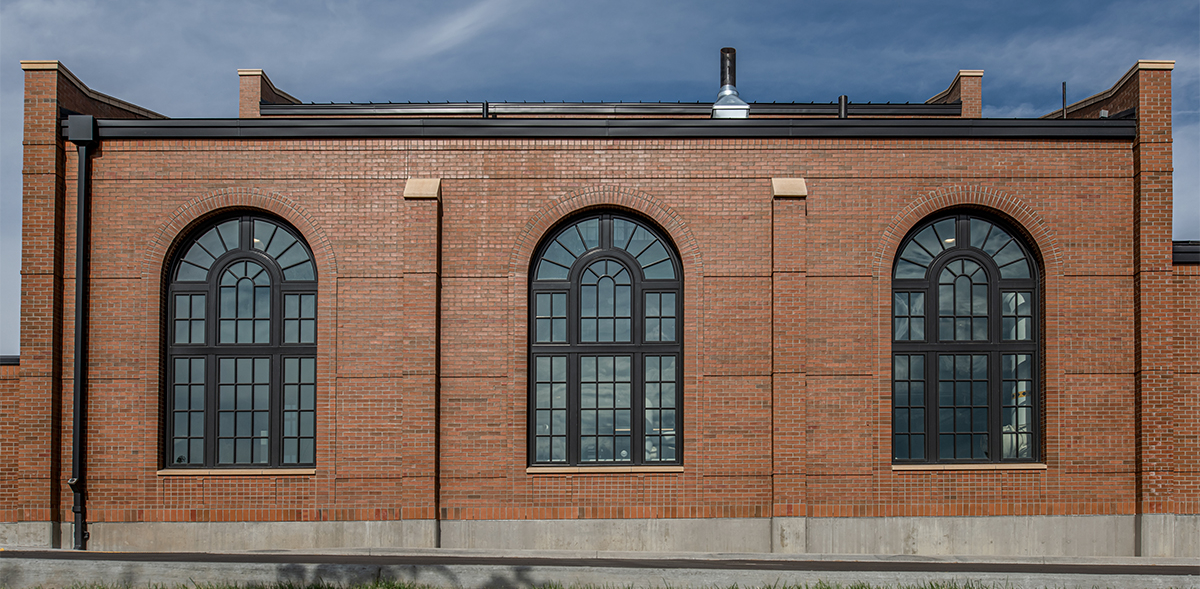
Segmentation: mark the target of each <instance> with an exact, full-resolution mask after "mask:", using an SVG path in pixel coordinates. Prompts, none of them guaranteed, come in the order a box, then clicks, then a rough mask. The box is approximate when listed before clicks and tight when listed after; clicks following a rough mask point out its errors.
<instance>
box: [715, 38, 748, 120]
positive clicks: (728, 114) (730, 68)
mask: <svg viewBox="0 0 1200 589" xmlns="http://www.w3.org/2000/svg"><path fill="white" fill-rule="evenodd" d="M736 84H737V50H736V49H734V48H733V47H722V48H721V90H720V91H719V92H717V101H716V102H714V103H713V107H712V118H714V119H745V118H749V116H750V105H749V104H746V101H745V100H742V99H741V98H740V97H739V96H738V91H737V88H736Z"/></svg>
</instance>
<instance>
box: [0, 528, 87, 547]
mask: <svg viewBox="0 0 1200 589" xmlns="http://www.w3.org/2000/svg"><path fill="white" fill-rule="evenodd" d="M70 533H71V527H70V525H68V524H59V523H57V522H2V523H0V545H3V546H31V547H32V546H36V547H38V548H59V547H60V546H61V544H60V542H61V539H62V538H70ZM68 548H70V546H68Z"/></svg>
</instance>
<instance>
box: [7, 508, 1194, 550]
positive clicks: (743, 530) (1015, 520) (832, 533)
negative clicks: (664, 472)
mask: <svg viewBox="0 0 1200 589" xmlns="http://www.w3.org/2000/svg"><path fill="white" fill-rule="evenodd" d="M440 525H441V543H440V547H441V548H451V549H502V550H510V549H511V550H585V551H629V552H757V553H768V552H775V553H780V554H905V555H923V556H943V555H977V556H1064V557H1075V556H1152V557H1200V515H1182V516H1173V515H1142V516H1133V515H1124V516H1108V515H1097V516H1035V517H1022V516H996V517H890V518H870V517H860V518H851V517H847V518H804V517H776V518H695V519H558V520H484V521H478V520H446V521H442V522H440ZM89 530H90V532H91V540H90V541H89V543H88V548H89V549H90V550H113V551H163V552H171V551H178V552H213V551H237V550H303V549H337V548H348V549H352V548H389V549H400V548H435V547H439V544H438V522H436V521H434V520H403V521H350V522H140V523H94V524H91V525H90V526H89ZM55 532H58V533H59V534H61V536H59V537H61V538H62V539H63V542H65V544H64V545H63V546H65V547H69V543H70V538H71V534H72V529H71V525H70V524H62V528H61V530H57V524H51V523H48V522H24V523H3V524H0V545H3V546H23V547H42V548H53V547H58V545H57V544H54V543H53V541H54V539H55V538H56V535H55Z"/></svg>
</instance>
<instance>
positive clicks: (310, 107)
mask: <svg viewBox="0 0 1200 589" xmlns="http://www.w3.org/2000/svg"><path fill="white" fill-rule="evenodd" d="M258 109H259V112H260V113H262V116H264V117H300V116H305V117H308V116H317V117H345V116H355V117H366V116H381V115H382V116H388V115H391V116H415V115H424V116H473V117H485V116H490V117H497V116H603V115H624V116H647V117H662V116H671V115H674V116H680V115H683V116H698V117H708V116H709V115H710V114H711V112H712V104H711V103H706V102H443V103H424V104H422V103H398V104H393V103H368V104H260V105H259V107H258ZM847 109H848V110H847V116H849V117H856V116H857V117H904V116H912V117H958V116H962V103H960V102H956V103H952V104H892V103H882V104H874V103H865V104H854V103H851V104H849V105H848V106H847ZM837 114H838V105H837V104H836V103H816V102H811V103H805V102H782V103H775V102H772V103H758V102H752V103H750V116H752V117H753V116H755V115H759V116H762V115H780V116H803V115H808V116H828V117H833V116H837Z"/></svg>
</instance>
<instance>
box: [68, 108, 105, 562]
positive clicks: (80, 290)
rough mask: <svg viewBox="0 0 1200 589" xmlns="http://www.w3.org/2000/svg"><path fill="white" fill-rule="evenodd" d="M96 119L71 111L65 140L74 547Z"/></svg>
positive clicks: (79, 517) (82, 466)
mask: <svg viewBox="0 0 1200 589" xmlns="http://www.w3.org/2000/svg"><path fill="white" fill-rule="evenodd" d="M97 135H98V134H97V132H96V119H94V118H93V117H92V116H91V115H71V116H70V117H69V118H68V119H67V140H69V141H70V142H72V143H74V144H75V146H76V148H77V149H78V150H79V172H78V174H77V180H78V183H77V184H76V193H75V200H76V204H77V205H78V207H77V208H76V211H75V373H74V376H73V378H74V383H75V394H74V396H73V398H72V409H73V413H74V415H73V418H72V422H71V478H70V479H67V485H69V486H70V487H71V492H72V493H74V495H75V500H74V504H73V505H72V506H71V511H72V512H73V513H74V514H75V550H87V541H88V536H89V534H88V532H87V487H86V485H85V484H84V480H85V479H84V475H85V474H86V472H87V469H86V466H87V465H86V462H85V457H86V456H87V453H86V452H85V451H84V450H85V448H84V445H85V444H86V443H87V437H86V436H85V433H86V428H87V327H88V314H87V309H88V275H89V271H88V258H89V256H88V253H89V250H90V249H91V239H90V236H89V235H88V228H89V226H90V223H89V221H90V219H89V217H90V211H91V207H90V206H89V203H88V180H89V178H90V176H91V171H90V167H89V163H90V161H89V159H90V156H91V154H92V153H93V152H94V150H95V147H96V140H97V139H98V137H97Z"/></svg>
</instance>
